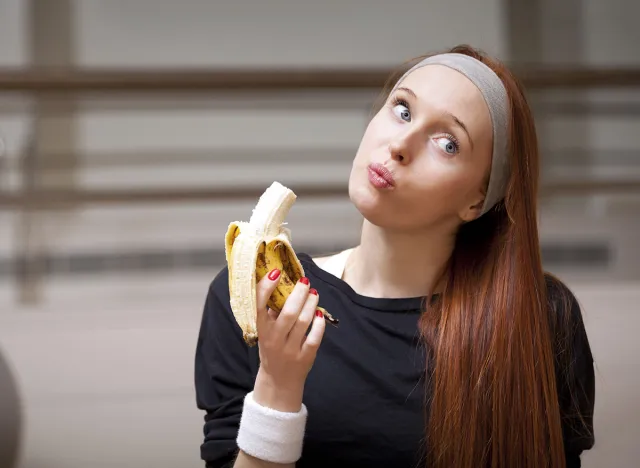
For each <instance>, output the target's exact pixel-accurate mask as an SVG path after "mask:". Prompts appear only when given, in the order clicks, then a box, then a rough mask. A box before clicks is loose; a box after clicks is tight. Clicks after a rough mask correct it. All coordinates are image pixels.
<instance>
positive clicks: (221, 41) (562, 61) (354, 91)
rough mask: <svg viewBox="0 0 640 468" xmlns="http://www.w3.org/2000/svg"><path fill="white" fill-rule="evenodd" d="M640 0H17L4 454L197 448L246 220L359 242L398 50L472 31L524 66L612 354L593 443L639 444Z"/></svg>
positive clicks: (8, 171)
mask: <svg viewBox="0 0 640 468" xmlns="http://www.w3.org/2000/svg"><path fill="white" fill-rule="evenodd" d="M639 18H640V3H638V2H635V1H632V0H609V1H607V2H605V1H604V0H563V1H561V2H558V1H556V0H503V1H498V0H477V1H474V2H468V1H464V0H448V1H444V0H432V1H426V0H422V1H415V0H395V1H394V2H387V1H371V0H369V1H365V0H341V1H340V2H311V1H293V0H272V1H269V2H265V1H260V0H235V1H233V2H232V1H208V2H204V1H196V0H182V1H180V2H178V1H168V0H163V1H160V0H156V1H152V0H129V1H122V0H110V1H107V0H0V154H1V157H0V356H1V359H0V434H1V435H2V438H1V439H0V467H1V468H14V467H20V468H77V467H78V468H79V467H83V468H86V467H92V468H94V467H95V468H103V467H104V468H106V467H122V468H125V467H140V466H154V467H156V468H160V467H162V468H164V467H176V466H179V467H184V468H190V467H199V466H203V463H202V462H201V461H200V459H199V445H200V443H201V441H202V424H203V419H202V418H203V413H201V412H200V411H199V410H197V408H196V406H195V398H194V390H193V353H194V350H195V345H196V337H197V332H198V326H199V320H200V315H201V312H202V306H203V302H204V298H205V294H206V291H207V287H208V284H209V282H210V281H211V279H212V278H213V277H214V275H215V274H216V273H217V272H218V270H219V269H220V268H221V267H222V266H223V263H224V253H223V237H224V233H225V230H226V227H227V225H228V223H229V222H230V221H232V220H235V219H246V218H248V216H249V214H250V211H251V209H252V207H253V205H254V204H255V201H256V199H257V196H258V195H259V194H260V193H261V192H262V191H263V190H264V188H266V187H267V186H268V185H269V184H270V183H271V182H272V181H273V180H278V181H280V182H282V183H284V184H287V185H289V186H290V187H291V188H293V189H294V190H295V191H296V192H297V193H298V195H299V200H298V202H297V203H296V205H295V206H294V208H293V210H292V211H291V213H290V216H289V223H290V227H291V229H292V231H293V241H294V247H295V248H296V250H298V251H307V252H309V253H312V254H316V253H325V252H331V251H335V250H338V249H342V248H345V247H350V246H353V245H355V243H357V240H358V232H359V228H360V222H361V220H360V217H359V216H358V213H357V212H356V211H355V209H354V208H352V206H351V205H350V203H349V200H348V198H347V195H346V182H347V179H348V175H349V170H350V165H351V159H352V157H353V156H354V154H355V150H356V148H357V146H358V144H359V141H360V138H361V135H362V132H363V130H364V128H365V125H366V123H367V118H368V117H369V115H370V113H371V110H372V105H373V103H374V101H375V99H376V98H377V97H378V94H379V92H380V89H381V86H382V85H383V84H384V82H385V80H386V78H387V76H388V74H389V72H391V71H392V70H393V69H395V68H396V67H398V66H399V65H401V64H402V63H403V62H405V61H406V60H409V59H411V58H412V57H414V56H417V55H421V54H425V53H430V52H435V51H438V50H441V49H442V48H447V47H451V46H453V45H456V44H459V43H470V44H472V45H474V46H477V47H480V48H482V49H484V50H485V51H487V52H489V53H491V54H494V55H496V56H498V57H499V58H501V59H503V60H505V61H506V62H507V63H509V64H510V65H511V66H512V67H513V69H514V70H515V71H516V73H517V74H518V75H519V76H520V77H522V79H523V80H524V82H525V84H526V86H527V88H528V92H529V97H530V99H531V101H532V104H533V106H534V111H535V115H536V119H537V124H538V131H539V138H540V145H541V148H542V151H543V171H542V188H541V194H540V203H541V211H540V229H541V240H542V250H543V257H544V262H545V268H546V269H548V270H550V271H552V272H554V273H556V274H558V275H559V276H560V277H561V278H562V279H563V280H564V281H565V282H566V283H567V284H569V286H570V287H571V288H572V289H573V291H574V293H575V294H576V296H577V297H578V300H579V301H580V303H581V305H582V307H583V314H584V317H585V322H586V327H587V331H588V333H589V338H590V341H591V346H592V350H593V353H594V355H595V359H596V372H597V379H598V380H597V398H596V414H595V430H596V445H595V447H594V449H593V450H591V451H590V452H589V453H586V454H585V455H584V456H583V460H584V466H586V467H601V466H606V467H631V466H638V465H637V463H638V461H637V460H638V459H639V458H640V449H639V448H638V447H639V444H638V441H639V440H640V403H639V401H638V399H637V394H638V389H639V386H640V380H639V377H638V375H639V372H638V371H639V370H640V369H639V367H638V364H637V362H638V359H637V358H638V354H639V353H640V345H638V340H637V338H635V333H634V332H635V330H636V329H637V328H638V326H640V311H639V310H638V303H639V302H640V287H639V286H640V249H639V247H638V240H637V239H638V234H639V233H640V218H639V217H638V214H639V213H640V52H638V44H640V27H638V20H639Z"/></svg>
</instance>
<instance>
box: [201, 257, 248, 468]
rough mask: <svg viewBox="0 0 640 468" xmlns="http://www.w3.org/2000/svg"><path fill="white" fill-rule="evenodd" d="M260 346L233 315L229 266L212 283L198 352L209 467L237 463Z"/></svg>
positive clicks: (204, 455) (204, 447) (203, 450)
mask: <svg viewBox="0 0 640 468" xmlns="http://www.w3.org/2000/svg"><path fill="white" fill-rule="evenodd" d="M254 351H255V350H254V349H253V348H249V347H248V346H247V345H246V343H245V342H244V340H243V338H242V332H241V330H240V327H239V326H238V324H237V322H236V321H235V318H234V316H233V313H232V310H231V306H230V302H229V280H228V269H227V268H226V267H225V268H224V269H223V270H222V271H221V272H220V273H219V274H218V275H217V276H216V277H215V279H214V280H213V281H212V282H211V285H210V286H209V290H208V293H207V296H206V300H205V303H204V310H203V313H202V320H201V324H200V331H199V334H198V341H197V344H196V352H195V368H194V370H195V393H196V403H197V407H198V408H199V409H201V410H204V411H205V415H204V428H203V434H204V441H203V443H202V445H201V446H200V456H201V458H202V459H203V460H204V461H205V462H206V467H207V468H222V467H230V466H232V465H233V462H234V460H235V457H236V455H237V452H238V447H237V444H236V437H237V435H238V428H239V426H240V417H241V414H242V408H243V402H244V397H245V395H246V394H247V393H248V392H250V391H251V390H252V389H253V386H254V382H255V374H256V372H257V352H254Z"/></svg>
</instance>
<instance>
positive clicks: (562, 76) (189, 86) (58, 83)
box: [0, 67, 640, 93]
mask: <svg viewBox="0 0 640 468" xmlns="http://www.w3.org/2000/svg"><path fill="white" fill-rule="evenodd" d="M393 71H394V70H392V69H391V68H372V69H298V68H295V69H251V70H248V69H247V70H226V69H220V70H215V69H213V70H211V69H199V68H194V69H193V70H184V69H179V70H178V69H157V70H154V69H144V70H131V69H82V68H81V69H70V70H64V69H59V70H57V69H47V68H43V69H29V68H13V69H12V68H0V92H2V91H4V92H7V91H11V92H47V93H61V92H89V91H94V92H98V91H99V92H131V91H136V92H141V91H153V92H158V91H185V92H196V91H214V90H279V89H280V90H282V89H287V90H293V89H318V88H321V89H322V88H324V89H366V88H381V87H382V86H383V85H384V84H385V82H386V80H387V79H388V78H389V76H390V74H391V73H392V72H393ZM514 73H515V74H516V75H517V76H519V77H520V78H521V79H522V81H523V83H524V84H525V86H526V87H527V88H529V89H550V88H573V89H575V88H603V87H604V88H607V87H638V86H640V68H586V67H585V68H529V69H522V70H514Z"/></svg>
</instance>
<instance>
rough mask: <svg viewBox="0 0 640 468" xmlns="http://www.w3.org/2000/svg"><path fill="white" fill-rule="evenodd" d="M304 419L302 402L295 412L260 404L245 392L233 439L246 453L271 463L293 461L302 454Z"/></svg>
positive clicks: (305, 410)
mask: <svg viewBox="0 0 640 468" xmlns="http://www.w3.org/2000/svg"><path fill="white" fill-rule="evenodd" d="M306 423H307V408H306V406H305V405H304V404H303V405H302V408H301V409H300V411H299V412H297V413H285V412H282V411H277V410H274V409H272V408H267V407H265V406H261V405H259V404H258V403H256V401H255V400H254V399H253V392H250V393H248V394H247V395H246V397H245V399H244V408H243V409H242V416H241V418H240V428H239V430H238V437H237V439H236V443H237V444H238V447H239V448H240V449H241V450H242V451H243V452H245V453H246V454H248V455H251V456H252V457H255V458H258V459H260V460H264V461H269V462H273V463H295V462H296V461H298V460H299V459H300V457H301V456H302V442H303V439H304V431H305V426H306Z"/></svg>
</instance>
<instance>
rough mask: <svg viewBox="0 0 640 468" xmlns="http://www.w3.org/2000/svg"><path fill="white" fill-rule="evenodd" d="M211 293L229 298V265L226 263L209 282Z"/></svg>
mask: <svg viewBox="0 0 640 468" xmlns="http://www.w3.org/2000/svg"><path fill="white" fill-rule="evenodd" d="M209 295H214V296H216V297H219V298H223V299H227V300H228V299H229V267H228V266H227V265H224V266H223V267H222V268H221V269H220V270H219V271H218V273H216V274H215V276H214V277H213V279H212V280H211V281H210V283H209Z"/></svg>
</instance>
